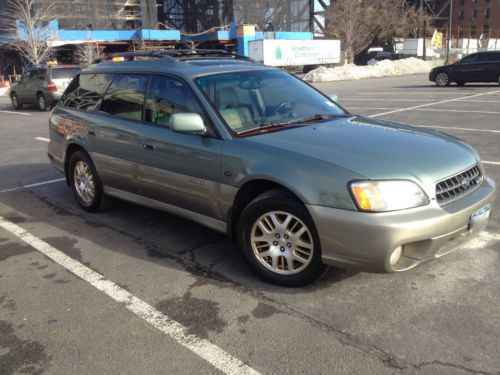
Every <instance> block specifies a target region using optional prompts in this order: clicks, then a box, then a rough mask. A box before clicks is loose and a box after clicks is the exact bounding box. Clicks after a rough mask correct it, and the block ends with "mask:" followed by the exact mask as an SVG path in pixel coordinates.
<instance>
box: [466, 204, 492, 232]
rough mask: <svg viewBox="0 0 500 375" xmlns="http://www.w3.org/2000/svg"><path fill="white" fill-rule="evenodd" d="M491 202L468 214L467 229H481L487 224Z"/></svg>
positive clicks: (477, 230)
mask: <svg viewBox="0 0 500 375" xmlns="http://www.w3.org/2000/svg"><path fill="white" fill-rule="evenodd" d="M490 210H491V204H487V205H486V206H484V207H482V208H481V209H479V210H477V211H476V212H474V213H473V214H472V215H470V220H469V230H471V231H473V232H480V231H482V230H483V229H484V228H485V227H486V225H488V219H489V217H490Z"/></svg>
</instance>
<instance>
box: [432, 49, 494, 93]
mask: <svg viewBox="0 0 500 375" xmlns="http://www.w3.org/2000/svg"><path fill="white" fill-rule="evenodd" d="M429 80H430V81H432V82H435V83H436V85H437V86H439V87H444V86H449V85H450V83H452V82H455V83H456V84H457V85H458V86H463V85H465V84H466V83H467V82H498V84H500V51H490V52H478V53H473V54H471V55H468V56H465V57H464V58H463V59H462V60H459V61H457V62H455V63H453V64H450V65H444V66H440V67H437V68H434V69H432V70H431V72H430V73H429Z"/></svg>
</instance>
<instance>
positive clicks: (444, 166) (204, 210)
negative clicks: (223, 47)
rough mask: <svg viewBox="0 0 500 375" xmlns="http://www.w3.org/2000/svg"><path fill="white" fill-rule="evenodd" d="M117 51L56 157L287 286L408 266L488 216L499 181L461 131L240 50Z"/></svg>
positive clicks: (63, 132)
mask: <svg viewBox="0 0 500 375" xmlns="http://www.w3.org/2000/svg"><path fill="white" fill-rule="evenodd" d="M121 58H122V59H123V60H124V61H122V62H115V61H103V62H100V63H97V64H94V65H92V66H90V67H88V68H87V69H85V70H83V71H82V72H81V74H80V75H79V76H77V77H76V78H75V79H74V80H73V81H72V82H71V84H70V85H69V87H68V88H67V89H66V91H65V93H64V95H63V97H62V98H61V100H60V101H59V103H58V105H57V106H56V107H55V108H54V110H53V112H52V114H51V117H50V125H49V126H50V143H49V148H48V152H49V153H48V154H49V158H50V160H51V162H52V164H53V165H54V166H55V167H56V168H57V169H59V170H60V171H61V172H63V173H65V175H66V179H67V182H68V185H69V186H71V188H72V190H73V193H74V196H75V198H76V200H77V202H78V203H79V204H80V206H81V207H83V208H84V209H85V210H89V211H96V210H98V209H99V208H101V207H103V204H104V202H105V200H106V199H107V197H108V196H112V197H116V198H120V199H124V200H127V201H130V202H134V203H137V204H141V205H145V206H149V207H153V208H156V209H161V210H165V211H168V212H170V213H173V214H176V215H179V216H182V217H185V218H188V219H191V220H193V221H195V222H197V223H200V224H203V225H206V226H208V227H210V228H212V229H214V230H216V231H220V232H223V233H227V234H228V235H229V236H230V237H232V238H233V239H234V240H235V241H236V242H237V243H238V247H239V249H240V250H241V251H242V253H243V254H244V256H245V258H246V260H247V261H248V263H249V264H250V266H251V267H252V268H253V269H254V270H255V271H256V272H257V273H258V274H259V275H260V276H262V277H263V278H265V279H266V280H268V281H270V282H273V283H277V284H281V285H288V286H297V285H304V284H306V283H308V282H311V281H313V280H315V279H316V278H317V277H318V276H319V275H321V273H322V272H323V270H324V268H325V265H334V266H339V267H356V268H358V269H361V270H369V271H375V272H397V271H404V270H408V269H410V268H413V267H415V266H417V265H418V264H420V263H422V262H424V261H427V260H430V259H434V258H438V257H440V256H442V255H444V254H447V253H449V252H451V251H453V250H456V249H457V248H458V247H460V246H461V245H462V244H463V243H464V242H466V241H468V240H470V239H471V238H473V237H474V236H475V235H477V234H478V233H479V232H480V231H481V230H483V229H484V228H485V226H486V225H487V222H488V217H489V214H490V211H491V208H492V204H493V199H494V196H495V184H494V182H493V181H492V180H491V179H490V178H488V177H486V175H485V171H484V169H483V166H482V164H481V161H480V158H479V156H478V154H477V152H476V151H475V150H474V149H473V148H472V147H470V146H469V145H467V144H465V143H464V142H462V141H460V140H458V139H456V138H452V137H450V136H447V135H444V134H440V133H437V132H433V131H429V130H423V129H420V128H414V127H411V126H408V125H403V124H398V123H395V122H390V121H383V120H372V119H367V118H364V117H360V116H354V115H351V114H350V113H348V112H347V111H345V110H344V109H342V108H341V107H340V106H339V105H338V104H336V103H335V102H333V101H332V100H331V99H330V98H329V97H327V96H325V95H323V94H322V93H320V92H319V91H317V90H316V89H314V88H313V87H311V86H309V85H308V84H306V83H305V82H303V81H302V80H300V79H298V78H296V77H294V76H292V75H290V74H287V73H286V72H284V71H282V70H280V69H275V68H271V67H267V66H263V65H260V64H257V63H255V62H253V61H251V60H248V59H246V58H242V57H238V56H235V55H228V54H224V53H221V52H217V51H203V50H200V51H182V50H174V51H163V52H150V53H129V54H124V55H122V56H121ZM116 59H117V58H116V57H115V58H114V59H113V60H116Z"/></svg>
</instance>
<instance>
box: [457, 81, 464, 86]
mask: <svg viewBox="0 0 500 375" xmlns="http://www.w3.org/2000/svg"><path fill="white" fill-rule="evenodd" d="M457 86H460V87H462V86H465V82H462V81H460V82H457Z"/></svg>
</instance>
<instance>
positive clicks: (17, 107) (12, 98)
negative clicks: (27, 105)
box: [10, 92, 23, 110]
mask: <svg viewBox="0 0 500 375" xmlns="http://www.w3.org/2000/svg"><path fill="white" fill-rule="evenodd" d="M10 102H11V103H12V108H14V109H15V110H20V109H21V108H23V105H22V103H21V101H20V100H19V96H17V94H16V93H15V92H13V93H12V94H10Z"/></svg>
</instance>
